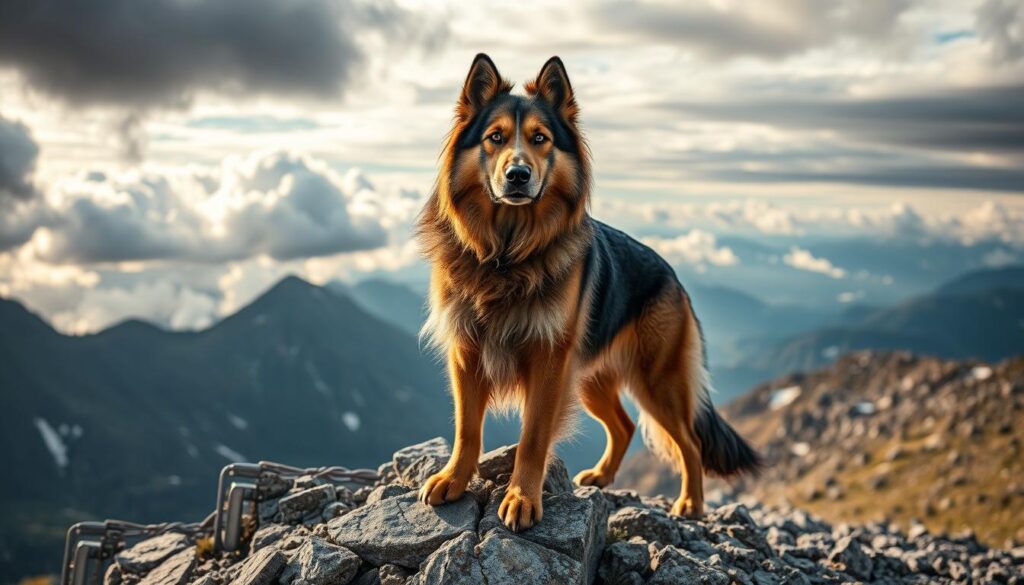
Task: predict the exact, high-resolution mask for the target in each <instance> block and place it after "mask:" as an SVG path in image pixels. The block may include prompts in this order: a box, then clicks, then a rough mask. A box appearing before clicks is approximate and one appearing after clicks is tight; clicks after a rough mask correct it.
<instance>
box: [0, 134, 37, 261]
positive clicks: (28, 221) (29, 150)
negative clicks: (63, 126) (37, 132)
mask: <svg viewBox="0 0 1024 585" xmlns="http://www.w3.org/2000/svg"><path fill="white" fill-rule="evenodd" d="M38 156H39V146H38V145H37V144H36V142H35V140H33V138H32V134H31V132H29V129H28V127H27V126H25V125H24V124H22V123H21V122H17V121H14V120H8V119H7V118H4V117H3V116H2V115H0V252H4V251H7V250H10V249H12V248H15V247H17V246H20V245H21V244H23V243H25V242H27V241H28V240H29V238H31V237H32V234H33V233H35V231H36V228H37V227H39V225H41V224H42V223H43V221H44V220H45V219H46V217H47V216H48V214H47V210H46V209H45V207H44V205H43V203H42V201H41V198H40V197H37V196H36V195H37V190H36V187H35V184H34V183H33V181H32V173H33V171H34V170H35V166H36V158H38Z"/></svg>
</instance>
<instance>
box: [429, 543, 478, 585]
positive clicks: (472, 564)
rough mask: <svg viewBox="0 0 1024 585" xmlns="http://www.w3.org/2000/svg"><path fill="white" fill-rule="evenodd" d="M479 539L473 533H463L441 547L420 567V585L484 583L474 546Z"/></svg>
mask: <svg viewBox="0 0 1024 585" xmlns="http://www.w3.org/2000/svg"><path fill="white" fill-rule="evenodd" d="M478 544H480V538H479V537H477V535H476V533H475V532H463V533H462V534H460V535H458V536H456V537H455V538H453V539H451V540H449V541H448V542H446V543H444V544H443V545H441V548H439V549H437V551H435V552H434V554H432V555H430V557H429V558H427V560H426V561H424V562H423V564H422V565H421V566H420V573H419V581H418V583H420V585H456V584H462V583H466V584H470V583H481V584H482V583H486V581H485V580H484V576H483V571H482V569H481V568H480V560H479V559H477V558H476V552H475V549H476V546H477V545H478Z"/></svg>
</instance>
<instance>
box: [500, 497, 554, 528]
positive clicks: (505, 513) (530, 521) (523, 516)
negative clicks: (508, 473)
mask: <svg viewBox="0 0 1024 585" xmlns="http://www.w3.org/2000/svg"><path fill="white" fill-rule="evenodd" d="M543 515H544V506H543V505H542V504H541V501H540V494H537V495H536V496H527V495H526V494H524V493H523V491H522V490H521V489H520V488H518V487H509V488H508V492H506V493H505V499H503V500H502V501H501V505H500V506H499V507H498V518H499V519H501V521H502V523H504V524H505V526H507V527H508V528H509V529H510V530H511V531H512V532H519V531H520V530H526V529H527V528H529V527H531V526H533V525H534V524H536V523H538V522H540V519H541V517H542V516H543Z"/></svg>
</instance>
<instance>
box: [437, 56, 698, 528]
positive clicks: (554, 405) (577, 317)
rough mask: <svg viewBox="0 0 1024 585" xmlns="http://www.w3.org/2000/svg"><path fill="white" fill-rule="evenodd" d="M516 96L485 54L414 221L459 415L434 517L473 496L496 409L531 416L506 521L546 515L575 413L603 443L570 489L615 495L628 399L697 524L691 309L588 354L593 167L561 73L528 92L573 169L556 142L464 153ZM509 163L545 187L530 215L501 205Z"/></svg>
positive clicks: (633, 329) (665, 297)
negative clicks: (495, 105) (678, 479)
mask: <svg viewBox="0 0 1024 585" xmlns="http://www.w3.org/2000/svg"><path fill="white" fill-rule="evenodd" d="M510 90H511V84H509V83H508V82H506V81H504V80H503V79H502V78H501V77H500V75H498V73H497V70H496V69H495V68H494V66H493V63H491V61H490V59H488V58H486V57H485V56H484V57H478V58H477V60H476V61H475V62H474V65H473V68H472V69H471V71H470V74H469V76H468V78H467V81H466V85H465V87H464V88H463V92H462V96H461V97H460V100H459V104H458V105H457V108H456V118H455V124H454V127H453V129H452V131H451V133H450V134H449V137H448V141H447V144H446V146H445V149H444V154H443V155H442V158H441V169H440V173H439V178H438V181H437V184H436V188H435V190H434V193H433V195H432V197H431V198H430V200H429V202H428V203H427V205H426V207H425V208H424V210H423V213H422V215H421V217H420V220H419V225H418V238H419V241H420V243H421V246H422V249H423V251H424V253H425V255H426V257H427V259H428V260H429V262H430V265H431V286H430V317H429V320H428V322H427V324H426V326H425V328H424V333H425V335H426V336H427V337H428V338H429V339H430V341H431V342H432V343H433V344H434V345H435V346H436V347H437V348H438V349H439V350H440V351H441V352H442V353H444V355H445V356H446V359H447V365H448V372H449V375H450V377H451V385H452V394H453V397H454V402H455V442H454V450H453V455H452V458H451V460H450V461H449V463H448V465H447V466H446V467H445V468H444V469H443V470H442V471H441V472H439V473H437V474H436V475H434V476H433V477H431V478H429V479H428V480H427V481H426V483H425V484H424V485H423V487H422V489H421V492H420V493H421V497H422V499H423V500H424V501H426V502H429V503H430V504H434V505H438V504H442V503H444V502H446V501H452V500H455V499H458V498H461V497H462V496H463V494H464V492H465V490H466V486H467V484H468V482H469V480H470V479H471V477H472V476H473V474H474V472H475V471H476V465H477V460H478V458H479V455H480V450H481V440H482V425H483V418H484V415H485V413H486V410H487V409H488V408H489V407H500V406H501V405H507V404H511V405H514V406H516V407H518V408H520V410H521V413H522V419H523V429H522V436H521V440H520V444H519V449H518V451H517V453H516V460H515V467H514V472H513V474H512V478H511V481H510V485H509V488H508V490H507V493H506V495H505V498H504V501H503V502H502V503H501V506H500V509H499V515H500V517H501V519H502V520H503V521H504V522H505V524H507V525H508V526H509V527H511V528H512V529H514V530H520V529H525V528H528V527H530V526H531V525H533V524H534V523H536V522H537V521H539V520H540V519H541V517H542V515H543V508H542V502H541V488H542V485H543V482H544V474H545V471H546V468H547V461H548V458H549V456H550V454H551V450H552V445H553V444H554V443H555V441H556V440H557V438H558V436H559V435H560V433H561V432H562V430H563V429H564V428H565V427H566V421H567V420H568V419H569V418H570V413H571V411H572V410H573V406H574V405H575V404H577V403H579V404H582V406H583V407H584V408H585V409H586V410H587V411H588V412H589V413H590V414H591V415H592V416H594V417H595V418H596V419H597V420H599V421H600V422H601V423H602V425H603V426H604V428H605V430H606V434H607V447H606V449H605V453H604V455H603V456H602V457H601V459H600V461H599V462H598V463H597V464H596V465H595V466H594V467H593V468H592V469H588V470H585V471H583V472H581V473H580V474H578V475H577V476H576V481H577V482H578V483H580V484H583V485H597V486H606V485H608V484H609V483H611V482H612V480H613V479H614V478H615V474H616V471H617V470H618V468H619V465H620V463H621V462H622V458H623V455H624V454H625V451H626V448H627V446H628V444H629V441H630V439H631V438H632V436H633V432H634V430H635V425H634V424H633V422H632V421H631V420H630V418H629V416H628V415H627V414H626V411H625V410H624V409H623V407H622V404H621V402H620V399H619V392H620V391H621V390H622V389H623V388H629V390H630V391H631V393H632V395H633V397H634V398H635V400H636V402H637V403H638V404H639V406H640V407H641V409H642V411H643V413H644V414H643V418H644V420H646V421H647V422H648V423H649V424H647V426H646V428H647V433H646V434H647V436H648V437H649V438H650V439H651V444H652V445H653V446H654V447H655V448H656V451H657V452H659V453H660V454H662V455H663V456H664V457H665V458H667V459H668V460H669V461H671V462H672V463H673V464H674V466H675V467H676V468H677V469H679V470H680V471H681V475H682V485H681V493H680V496H679V498H678V499H677V500H676V502H675V504H674V506H673V507H672V512H673V513H675V514H680V515H686V516H697V515H700V514H701V513H702V510H703V490H702V468H701V460H702V458H701V442H700V438H699V437H698V435H697V432H696V430H695V428H694V417H695V412H696V409H697V408H698V398H699V396H700V395H701V393H702V392H703V391H704V388H705V386H706V383H705V379H704V377H705V373H704V367H703V347H702V340H701V335H700V331H699V325H698V323H697V320H696V318H695V316H694V315H693V312H692V309H691V306H690V301H689V299H688V297H687V296H686V293H685V291H684V290H683V289H682V287H681V286H678V284H676V285H675V286H668V287H667V288H666V289H665V290H664V291H663V292H662V293H661V294H659V296H658V297H657V298H656V299H654V300H653V301H652V302H651V303H650V304H649V305H648V306H646V308H645V310H644V311H643V312H642V313H640V314H639V316H637V317H636V318H635V319H633V320H632V321H630V322H628V323H627V324H625V326H623V327H621V329H619V330H618V333H617V334H616V335H615V337H614V339H613V340H612V342H611V343H609V344H607V345H606V346H605V347H604V348H602V350H601V351H600V352H599V353H597V354H596V355H591V356H586V355H584V353H583V352H582V351H581V347H582V343H583V336H584V335H585V332H586V327H587V325H588V323H587V317H586V315H588V314H589V311H588V308H589V303H590V302H591V300H592V296H593V294H594V292H593V291H594V288H593V286H588V285H585V283H584V282H583V280H584V273H585V271H584V259H585V257H586V255H587V251H588V249H589V246H590V245H591V242H592V238H593V237H594V234H593V227H592V223H591V222H590V221H589V216H588V215H587V204H588V199H589V196H590V169H589V166H590V162H589V158H588V152H587V149H586V145H585V144H584V143H583V139H582V136H581V134H580V132H579V129H578V126H577V115H578V107H577V105H576V101H575V98H574V96H573V94H572V88H571V86H570V85H569V81H568V76H567V75H566V74H565V70H564V68H563V67H562V64H561V61H559V60H557V58H555V59H552V60H551V61H549V62H548V64H547V65H545V67H544V68H543V69H542V71H541V73H540V74H539V75H538V77H537V79H536V80H535V81H533V82H531V83H529V84H527V85H526V90H527V94H528V96H530V97H531V98H533V99H535V100H547V101H546V102H545V103H547V104H548V105H550V106H551V107H552V109H553V110H554V111H556V112H558V114H559V115H560V116H562V119H563V121H564V122H565V124H566V127H568V128H569V129H570V137H571V140H574V141H576V142H575V144H571V146H572V147H573V148H572V150H573V151H574V152H575V153H577V155H576V156H566V155H564V153H562V152H557V153H551V151H550V150H549V149H552V148H555V146H554V144H553V141H552V140H548V141H547V142H542V143H539V144H533V143H532V142H531V143H530V144H529V145H528V146H527V147H525V148H522V147H520V149H519V150H518V151H513V149H512V147H511V143H512V139H513V138H515V137H511V138H510V139H509V140H508V141H506V142H503V143H491V142H488V141H486V140H484V141H483V142H482V143H480V145H479V146H478V147H474V148H465V149H462V150H461V151H460V149H459V148H457V146H456V145H457V144H459V142H460V140H462V139H463V138H464V136H463V134H464V133H465V132H468V131H469V129H470V127H471V122H474V121H475V116H476V115H477V114H478V113H479V112H480V111H481V108H483V107H484V105H485V104H486V103H487V102H488V100H492V99H495V98H497V97H499V96H501V95H503V94H506V93H508V92H509V91H510ZM520 123H521V128H522V132H523V136H520V137H518V139H519V140H520V142H519V143H518V144H521V140H523V139H528V138H530V137H535V136H536V133H538V132H539V133H544V132H548V131H549V130H550V129H547V128H545V127H544V119H543V118H542V117H538V116H534V117H532V118H531V117H529V116H527V117H526V119H525V120H522V121H520ZM481 128H483V127H478V128H477V130H480V129H481ZM516 128H517V126H516V121H514V120H512V119H510V118H509V116H508V115H497V116H496V117H495V118H494V120H493V121H492V122H491V123H490V124H489V125H488V126H487V127H486V128H485V129H484V133H483V134H482V135H483V136H490V135H492V133H493V132H499V133H502V135H503V136H504V135H508V134H509V133H514V132H515V131H516ZM481 150H482V152H481ZM512 156H515V157H517V159H518V160H519V161H520V162H524V164H529V165H530V166H531V167H532V168H533V169H534V172H537V173H543V174H544V176H546V177H547V183H546V188H545V189H544V193H543V196H542V197H541V198H540V199H539V200H537V201H536V202H534V203H533V204H530V205H517V206H512V205H502V204H500V203H498V202H495V201H494V200H493V197H494V194H493V188H494V187H493V185H494V184H495V181H499V184H500V177H501V176H502V174H503V173H504V171H505V168H506V167H507V166H508V165H509V164H510V158H511V157H512ZM517 164H518V163H517ZM496 178H497V179H496ZM488 182H491V183H490V185H491V186H489V184H488ZM488 189H492V192H491V194H490V195H489V194H488ZM596 318H600V315H597V316H596Z"/></svg>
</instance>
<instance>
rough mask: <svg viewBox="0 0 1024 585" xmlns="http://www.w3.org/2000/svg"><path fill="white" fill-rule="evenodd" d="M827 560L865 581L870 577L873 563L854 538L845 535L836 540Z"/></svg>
mask: <svg viewBox="0 0 1024 585" xmlns="http://www.w3.org/2000/svg"><path fill="white" fill-rule="evenodd" d="M828 560H829V562H831V563H832V564H833V565H835V567H836V568H837V569H839V570H840V571H843V572H844V573H846V574H847V575H850V576H851V577H856V578H857V579H861V580H864V581H867V580H868V579H870V578H871V569H872V566H873V563H872V561H871V557H869V556H868V555H867V554H866V553H865V552H864V550H863V549H861V547H860V544H858V543H857V541H856V540H855V539H853V538H852V537H849V536H845V537H843V538H840V539H839V540H838V541H836V545H835V547H834V548H833V549H832V552H831V553H830V554H829V555H828Z"/></svg>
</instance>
